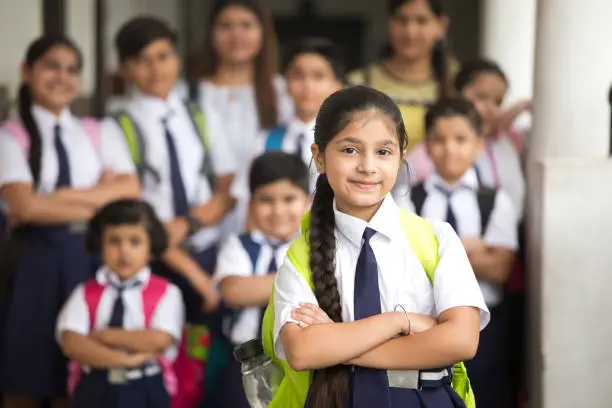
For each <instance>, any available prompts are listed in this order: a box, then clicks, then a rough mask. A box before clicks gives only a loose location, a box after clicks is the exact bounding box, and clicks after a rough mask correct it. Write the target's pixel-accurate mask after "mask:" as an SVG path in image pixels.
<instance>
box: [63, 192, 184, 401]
mask: <svg viewBox="0 0 612 408" xmlns="http://www.w3.org/2000/svg"><path fill="white" fill-rule="evenodd" d="M86 244H87V248H88V249H89V250H90V251H92V252H94V253H97V254H99V255H100V256H101V258H102V261H103V266H102V267H101V268H100V269H98V271H97V272H96V276H95V278H92V279H90V280H88V281H87V282H85V283H84V284H81V285H79V286H78V287H77V288H76V289H75V290H74V291H73V292H72V295H71V296H70V298H69V299H68V301H67V302H66V304H65V305H64V307H63V309H62V311H61V313H60V315H59V318H58V320H57V337H58V342H59V343H60V345H61V346H62V349H63V350H64V353H65V354H66V356H68V357H70V358H71V359H72V360H73V361H74V362H75V363H77V364H78V365H77V368H78V369H79V370H80V371H72V372H71V375H72V376H73V377H72V378H71V380H72V381H70V382H71V384H73V383H76V384H73V385H76V390H75V393H74V395H73V398H72V401H71V404H70V406H71V407H72V408H170V396H169V392H168V391H169V390H168V389H167V387H168V388H170V389H171V390H172V387H171V384H168V383H165V382H164V380H165V379H167V378H169V375H170V376H171V374H172V373H171V372H169V371H168V370H171V365H170V364H169V363H168V362H170V361H173V360H174V358H175V357H176V352H177V349H176V348H177V345H178V343H179V341H180V336H181V331H182V330H183V321H184V307H183V300H182V298H181V293H180V291H179V290H178V288H177V287H176V286H174V285H172V284H171V283H170V282H168V281H166V280H165V279H162V278H160V277H157V276H155V275H152V274H151V270H150V268H149V263H150V261H151V260H152V259H154V258H159V257H160V256H161V255H162V254H163V253H164V251H166V249H167V248H168V236H167V234H166V231H165V229H164V226H163V225H162V223H161V222H160V221H159V220H158V219H157V217H156V216H155V212H154V210H153V209H152V208H151V206H150V205H149V204H146V203H144V202H141V201H137V200H121V201H116V202H114V203H111V204H109V205H108V206H106V207H105V208H103V209H102V210H101V211H100V212H99V213H98V214H97V215H96V216H95V217H94V218H93V219H92V220H91V223H90V226H89V230H88V233H87V239H86Z"/></svg>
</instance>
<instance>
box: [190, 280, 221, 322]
mask: <svg viewBox="0 0 612 408" xmlns="http://www.w3.org/2000/svg"><path fill="white" fill-rule="evenodd" d="M198 276H199V277H198V279H197V280H196V281H195V282H192V286H193V288H194V289H195V290H196V291H197V292H198V294H199V295H200V296H201V297H202V310H203V311H205V312H207V313H211V312H214V311H215V310H217V308H219V304H220V303H221V295H220V294H219V292H218V291H217V288H216V287H215V284H214V283H213V281H212V280H211V279H210V278H209V277H208V276H207V275H206V272H205V271H204V270H199V271H198Z"/></svg>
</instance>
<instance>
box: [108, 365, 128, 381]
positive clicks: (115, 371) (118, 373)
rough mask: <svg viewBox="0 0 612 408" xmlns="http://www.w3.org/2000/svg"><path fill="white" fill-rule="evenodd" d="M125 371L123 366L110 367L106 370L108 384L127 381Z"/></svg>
mask: <svg viewBox="0 0 612 408" xmlns="http://www.w3.org/2000/svg"><path fill="white" fill-rule="evenodd" d="M125 374H126V371H125V369H124V368H111V369H110V370H108V382H109V383H110V384H116V385H120V384H125V383H127V378H126V375H125Z"/></svg>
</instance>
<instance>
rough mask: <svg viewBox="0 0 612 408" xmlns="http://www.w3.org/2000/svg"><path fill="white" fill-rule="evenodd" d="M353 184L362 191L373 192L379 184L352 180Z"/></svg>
mask: <svg viewBox="0 0 612 408" xmlns="http://www.w3.org/2000/svg"><path fill="white" fill-rule="evenodd" d="M350 183H351V184H353V185H354V186H355V187H357V188H359V189H361V190H373V189H374V188H375V187H376V186H378V184H379V183H375V182H372V181H359V180H351V181H350Z"/></svg>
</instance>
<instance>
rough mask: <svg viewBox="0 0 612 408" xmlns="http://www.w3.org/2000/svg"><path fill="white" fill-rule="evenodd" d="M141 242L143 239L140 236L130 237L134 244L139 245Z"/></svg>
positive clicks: (131, 242)
mask: <svg viewBox="0 0 612 408" xmlns="http://www.w3.org/2000/svg"><path fill="white" fill-rule="evenodd" d="M141 243H142V239H140V237H132V238H130V244H132V246H139V245H140V244H141Z"/></svg>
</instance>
